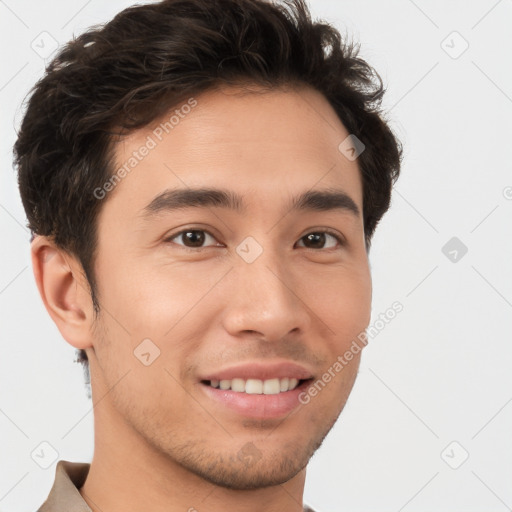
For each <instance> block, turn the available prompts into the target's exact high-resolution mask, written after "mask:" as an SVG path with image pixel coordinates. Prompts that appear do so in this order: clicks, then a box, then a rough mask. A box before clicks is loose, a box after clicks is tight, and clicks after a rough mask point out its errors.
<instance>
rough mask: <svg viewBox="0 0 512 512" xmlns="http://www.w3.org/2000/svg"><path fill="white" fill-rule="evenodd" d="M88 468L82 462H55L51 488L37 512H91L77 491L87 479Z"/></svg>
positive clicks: (88, 466) (87, 465) (88, 465)
mask: <svg viewBox="0 0 512 512" xmlns="http://www.w3.org/2000/svg"><path fill="white" fill-rule="evenodd" d="M90 466H91V465H90V464H86V463H84V462H69V461H67V460H60V461H59V462H57V467H56V468H55V481H54V482H53V487H52V488H51V490H50V494H49V495H48V498H47V499H46V501H45V502H44V503H43V504H42V505H41V507H39V510H38V511H37V512H58V511H60V510H66V512H92V510H91V509H90V507H89V505H87V503H86V502H85V500H84V499H83V498H82V496H81V495H80V492H79V491H78V489H80V487H82V485H83V484H84V482H85V479H86V478H87V474H88V473H89V468H90Z"/></svg>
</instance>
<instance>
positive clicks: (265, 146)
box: [88, 89, 371, 489]
mask: <svg viewBox="0 0 512 512" xmlns="http://www.w3.org/2000/svg"><path fill="white" fill-rule="evenodd" d="M195 100H196V101H197V105H196V106H194V107H193V108H191V109H190V112H189V113H188V114H186V115H183V118H182V117H180V118H179V123H175V125H174V128H173V129H172V130H169V133H168V134H166V133H165V131H164V132H163V134H162V133H161V132H162V130H161V129H160V130H158V129H157V127H158V126H159V123H160V121H158V122H155V123H153V124H152V125H151V126H149V127H147V128H144V129H142V130H139V131H137V132H134V133H132V134H131V135H130V136H128V137H127V138H125V139H124V141H123V142H121V143H119V144H117V146H116V149H115V156H116V162H117V164H118V168H119V167H121V166H123V165H124V164H125V163H126V162H128V161H129V159H130V157H133V152H134V151H138V152H139V156H140V151H139V149H140V148H141V146H144V145H146V147H151V146H153V145H154V144H153V143H152V142H148V141H149V139H148V136H149V137H150V138H151V139H152V140H153V141H154V142H155V145H154V147H151V149H150V150H149V151H148V152H147V156H145V157H144V158H142V159H141V160H140V161H138V162H137V164H136V166H134V167H133V168H131V170H130V172H129V174H128V175H127V176H126V177H125V178H124V179H123V180H122V181H121V182H120V183H118V184H117V186H116V187H115V190H113V191H112V192H109V193H108V194H107V196H106V197H105V199H103V201H105V204H103V205H102V210H101V213H100V215H99V218H98V223H99V224H98V226H99V227H98V230H99V231H98V248H99V250H98V255H97V260H96V266H95V271H96V275H97V282H98V294H99V301H100V306H101V315H100V317H99V319H98V320H97V322H96V325H95V329H94V331H93V336H94V338H93V344H94V351H91V350H88V355H89V359H90V364H91V376H92V383H93V393H96V398H97V399H98V398H99V397H100V396H104V398H103V399H102V402H101V403H100V404H99V405H98V406H97V408H96V413H95V414H96V415H97V416H98V417H100V415H101V418H102V421H108V422H109V424H111V425H116V424H117V425H120V424H123V426H124V428H125V429H126V425H127V426H128V430H129V431H130V436H129V438H128V437H127V436H124V433H123V432H125V430H123V429H120V430H119V432H121V433H120V434H113V437H115V436H116V435H118V437H116V443H117V444H118V445H119V446H120V447H123V448H124V449H128V448H127V446H126V444H127V443H132V446H133V443H134V442H135V443H136V444H137V443H139V444H140V445H141V446H145V447H146V448H147V449H149V450H148V451H151V452H153V453H156V454H158V457H162V458H163V459H165V460H166V461H168V462H170V463H172V464H175V463H176V464H178V465H180V466H181V467H182V468H185V469H186V470H190V471H192V472H193V473H195V474H196V475H199V476H201V477H203V478H205V479H207V480H209V481H211V482H214V483H217V484H219V485H222V486H225V487H231V488H238V489H244V488H247V489H248V488H257V487H261V486H265V485H271V484H278V483H282V482H285V481H287V480H289V479H291V478H292V477H293V476H295V475H296V474H297V473H298V472H299V471H300V470H301V469H303V468H304V467H305V465H306V464H307V462H308V460H309V459H310V457H311V456H312V454H313V453H314V451H315V450H316V449H317V448H318V447H319V446H320V444H321V442H322V440H323V439H324V437H325V436H326V435H327V433H328V432H329V430H330V429H331V428H332V426H333V424H334V422H335V421H336V419H337V417H338V416H339V414H340V412H341V411H342V409H343V407H344V405H345V402H346V400H347V397H348V395H349V393H350V391H351V389H352V386H353V383H354V380H355V377H356V374H357V369H358V366H359V356H360V354H356V355H355V356H354V358H353V359H352V361H351V362H350V364H348V365H347V366H345V367H344V368H343V369H342V370H341V371H338V372H337V373H336V374H335V377H334V378H331V379H330V382H328V383H327V384H326V385H325V386H324V387H323V388H322V389H321V391H320V392H318V394H317V395H316V396H315V397H313V398H311V400H310V401H309V403H307V404H304V405H303V404H301V403H300V402H299V400H298V395H299V393H300V392H301V391H304V390H306V389H307V388H308V386H310V385H311V384H312V383H314V382H315V381H317V380H318V379H321V378H322V375H323V374H324V373H325V372H326V371H327V370H328V369H329V368H332V366H333V365H334V363H335V362H336V361H337V358H338V356H340V355H343V353H344V352H345V351H346V350H347V349H348V348H349V347H350V345H351V343H352V342H353V341H354V340H355V339H356V338H357V336H358V335H359V334H360V333H361V332H364V330H365V328H366V326H367V325H368V323H369V320H370V309H371V278H370V272H369V266H368V259H367V253H366V249H365V243H364V227H363V220H362V216H361V212H362V208H363V205H362V182H361V178H360V172H359V170H358V166H357V161H350V160H349V159H347V158H345V156H344V155H343V154H342V153H340V151H339V150H338V146H339V144H340V143H341V142H342V141H343V140H344V139H346V137H347V136H348V135H349V134H348V132H347V131H346V129H345V128H344V127H343V125H342V124H341V122H340V121H339V119H338V118H337V116H336V114H335V112H334V111H333V110H332V108H331V107H330V105H329V104H328V102H327V101H326V100H325V98H324V97H323V96H322V95H320V94H319V93H317V92H315V91H313V90H309V89H306V90H301V91H300V92H292V91H287V92H284V91H273V92H270V93H269V92H266V93H261V92H259V93H256V94H254V93H251V94H243V95H242V94H236V91H234V90H233V89H225V90H224V91H222V92H221V91H210V92H207V93H205V94H202V95H200V96H198V97H196V98H195ZM176 108H177V109H178V110H179V109H180V106H179V105H178V106H177V107H176ZM188 110H189V109H183V110H181V112H182V113H183V112H185V111H186V112H188ZM173 111H174V109H173ZM172 113H173V112H170V113H169V115H168V116H166V117H165V119H163V120H162V121H165V120H168V119H169V118H170V116H171V115H172ZM174 121H176V119H174ZM155 129H157V130H156V131H155ZM155 134H158V136H157V135H155ZM159 138H161V140H159ZM143 152H144V153H145V151H144V150H143ZM132 164H133V161H132ZM196 188H202V189H204V188H212V189H213V188H215V189H223V190H225V191H228V192H229V193H231V194H233V195H234V194H236V195H237V196H240V197H241V200H242V205H241V206H243V208H241V209H240V211H237V210H235V209H231V208H228V207H225V206H221V205H220V203H217V202H214V203H212V202H209V203H208V205H207V206H202V207H201V206H195V207H186V206H182V207H181V208H180V209H170V208H168V207H169V204H168V202H166V201H165V198H160V199H159V200H157V201H155V202H153V206H152V207H151V208H147V207H148V205H149V204H150V203H152V201H154V200H155V198H156V197H157V196H159V195H160V194H162V193H164V192H165V191H187V190H191V189H196ZM326 189H330V191H331V192H332V191H338V192H343V193H345V194H346V195H348V196H349V197H350V198H351V199H352V200H353V202H354V203H355V205H356V206H357V208H358V210H359V214H356V213H354V211H352V210H350V209H349V208H347V207H332V208H330V209H323V208H320V207H319V206H318V205H319V204H320V202H317V203H316V204H317V208H314V207H311V204H309V207H308V208H303V209H302V208H294V209H292V207H291V200H292V198H294V197H296V196H299V195H301V194H304V193H306V192H310V193H311V192H315V191H321V190H322V191H324V190H326ZM210 197H211V196H210ZM168 198H169V196H168ZM340 204H343V203H339V202H338V203H336V206H339V205H340ZM331 206H332V205H331ZM329 230H330V231H331V232H332V233H334V235H333V234H331V233H326V231H329ZM183 231H185V233H182V234H179V233H180V232H183ZM336 234H337V235H338V236H339V237H340V238H341V239H342V240H344V242H343V244H340V242H339V241H338V240H337V239H336V238H335V235H336ZM144 340H145V341H144ZM141 343H143V345H141ZM158 351H159V355H158V357H156V356H157V354H158ZM134 352H135V353H134ZM155 357H156V358H155ZM331 371H332V370H331ZM287 377H288V378H290V379H291V378H298V379H300V382H299V387H298V388H296V389H295V390H288V391H282V392H281V391H279V392H277V391H278V390H280V389H281V386H283V389H287V388H286V380H285V378H287ZM232 379H237V380H236V381H234V382H233V381H232ZM249 379H250V382H249V383H248V384H247V383H246V381H248V380H249ZM276 379H280V380H279V381H276ZM305 379H310V380H307V381H305V382H303V380H305ZM212 380H213V381H215V380H222V381H232V382H227V383H226V382H224V383H223V384H222V383H221V384H219V386H222V387H227V386H228V385H232V386H233V387H235V389H243V387H244V385H245V386H248V387H247V388H246V389H247V391H249V392H243V391H236V390H232V389H231V390H224V389H220V388H214V387H213V386H212V384H214V385H215V384H216V383H215V382H213V383H212V382H211V381H212ZM260 381H262V382H264V381H270V383H264V384H260ZM292 382H293V381H292ZM239 386H242V388H240V387H239ZM260 386H264V388H265V390H266V391H268V392H269V393H272V394H265V393H264V394H258V391H261V389H259V387H260ZM276 386H277V387H276ZM288 386H289V382H288ZM251 391H252V392H256V393H251ZM107 392H108V393H107ZM123 436H124V437H123Z"/></svg>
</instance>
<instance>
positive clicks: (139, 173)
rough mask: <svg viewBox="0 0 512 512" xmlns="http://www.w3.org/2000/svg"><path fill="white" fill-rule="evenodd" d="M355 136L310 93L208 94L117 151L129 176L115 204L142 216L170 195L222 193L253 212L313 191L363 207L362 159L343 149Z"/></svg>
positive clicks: (186, 102)
mask: <svg viewBox="0 0 512 512" xmlns="http://www.w3.org/2000/svg"><path fill="white" fill-rule="evenodd" d="M348 135H349V133H348V132H347V130H346V128H345V127H344V126H343V124H342V123H341V121H340V120H339V118H338V116H337V115H336V113H335V111H334V110H333V109H332V107H331V106H330V104H329V103H328V101H327V100H326V99H325V97H324V96H323V95H322V94H320V93H319V92H317V91H315V90H313V89H310V88H300V89H297V88H296V89H284V90H283V89H275V90H272V91H263V90H258V89H253V90H252V91H250V92H247V90H244V89H240V88H233V87H231V88H227V87H225V88H223V89H220V90H212V91H207V92H205V93H203V94H201V95H198V96H196V97H193V98H186V99H184V100H183V101H182V102H181V103H179V104H177V105H176V106H175V107H173V108H172V109H171V110H170V111H169V112H168V113H166V115H165V116H163V117H162V118H160V119H158V120H156V121H154V122H153V123H151V124H150V125H149V126H147V127H144V128H142V129H140V130H137V131H135V132H133V133H131V134H130V135H129V136H127V137H125V138H124V139H123V140H122V141H121V142H119V143H117V144H116V145H115V148H114V152H115V162H116V169H121V168H123V167H124V168H125V169H126V170H127V171H128V172H125V173H123V174H124V175H125V177H123V179H122V180H119V182H118V183H117V184H116V186H115V190H114V191H113V192H114V193H112V199H115V197H116V196H118V197H119V198H120V199H119V201H122V202H123V203H125V204H126V205H128V206H129V208H136V209H138V210H139V211H140V210H142V209H143V208H144V207H145V206H146V205H147V204H148V202H149V201H151V200H152V199H154V198H155V197H156V196H157V195H158V194H159V193H162V192H163V191H165V190H168V189H183V188H188V187H192V188H198V187H216V188H223V189H225V188H231V189H232V190H234V191H236V192H237V194H238V195H240V196H244V197H245V198H246V201H245V203H247V205H249V206H250V204H251V202H257V199H258V197H260V198H264V199H265V200H266V203H267V204H270V203H274V202H280V201H281V200H283V201H286V202H288V201H289V198H290V196H296V195H298V194H299V193H303V192H305V191H306V190H308V189H315V188H331V189H334V188H335V189H341V190H344V191H346V192H347V193H348V194H349V195H350V196H351V197H352V199H353V200H354V202H355V203H357V204H358V205H359V206H360V208H361V207H362V203H361V201H362V188H361V180H360V172H359V168H358V165H357V161H350V160H348V159H347V158H346V157H345V156H344V155H343V154H342V153H341V152H340V151H339V149H338V146H339V145H340V143H341V142H343V141H344V140H345V139H346V137H348ZM144 148H146V149H144ZM142 153H144V155H143V156H142V155H141V154H142ZM130 162H131V164H133V166H131V165H127V163H130ZM109 199H110V198H109ZM109 202H110V201H109ZM113 202H115V201H113Z"/></svg>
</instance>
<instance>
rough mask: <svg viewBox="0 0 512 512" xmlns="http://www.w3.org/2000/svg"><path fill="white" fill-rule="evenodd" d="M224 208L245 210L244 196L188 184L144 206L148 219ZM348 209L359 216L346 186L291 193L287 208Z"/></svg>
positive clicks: (299, 209) (313, 209)
mask: <svg viewBox="0 0 512 512" xmlns="http://www.w3.org/2000/svg"><path fill="white" fill-rule="evenodd" d="M210 207H217V208H225V209H229V210H233V211H235V212H237V213H239V214H242V213H244V212H245V211H246V204H245V202H244V198H243V196H241V195H239V194H237V193H236V192H233V191H231V190H227V189H220V188H185V189H175V190H165V191H164V192H162V193H160V194H158V195H157V196H156V197H155V198H154V199H153V200H152V201H151V202H150V203H149V204H148V205H147V206H146V207H145V208H143V210H142V217H143V218H144V219H145V220H150V219H151V218H153V217H155V216H157V215H159V214H162V213H168V212H172V211H176V210H183V209H187V208H210ZM308 210H309V211H322V212H324V211H333V210H334V211H335V210H340V211H345V212H350V213H352V214H353V215H354V216H356V217H359V216H360V210H359V207H358V206H357V204H356V203H355V201H354V200H353V199H352V198H351V197H350V196H349V195H348V194H347V193H346V192H344V191H343V190H338V189H331V188H329V189H322V190H309V191H307V192H304V193H302V194H300V195H298V196H295V197H292V198H291V201H290V203H289V205H288V207H287V208H285V211H284V212H283V213H286V212H288V211H308Z"/></svg>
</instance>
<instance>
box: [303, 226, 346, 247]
mask: <svg viewBox="0 0 512 512" xmlns="http://www.w3.org/2000/svg"><path fill="white" fill-rule="evenodd" d="M327 237H330V238H331V239H333V240H334V245H332V244H331V245H330V246H328V247H324V245H325V243H326V240H327ZM303 240H304V241H305V242H306V244H310V246H306V248H308V249H334V248H335V247H336V242H338V244H339V245H340V246H343V245H344V240H343V238H342V237H341V236H339V235H337V234H335V233H333V232H331V231H330V230H324V231H312V232H311V233H308V234H307V235H305V236H303V237H302V238H301V239H300V240H299V242H301V241H303ZM319 246H320V247H319Z"/></svg>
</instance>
